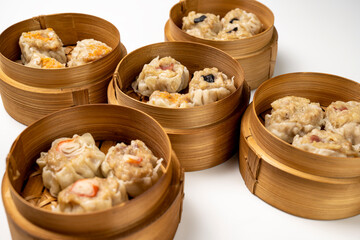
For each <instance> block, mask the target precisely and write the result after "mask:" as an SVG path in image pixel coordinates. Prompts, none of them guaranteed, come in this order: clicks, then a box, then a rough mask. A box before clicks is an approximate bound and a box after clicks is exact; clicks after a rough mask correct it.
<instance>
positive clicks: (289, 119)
mask: <svg viewBox="0 0 360 240" xmlns="http://www.w3.org/2000/svg"><path fill="white" fill-rule="evenodd" d="M271 107H272V110H271V114H266V115H265V127H266V128H267V129H268V130H269V131H270V132H272V133H273V134H274V135H276V136H277V137H279V138H281V139H282V140H284V141H286V142H288V143H292V141H293V138H294V137H295V135H300V136H301V137H302V136H304V135H305V134H307V133H308V132H311V131H312V130H313V129H319V130H320V129H321V126H323V125H324V120H323V116H324V113H323V111H322V109H321V107H320V104H319V103H312V102H310V100H309V99H306V98H302V97H295V96H287V97H283V98H280V99H278V100H276V101H274V102H272V103H271Z"/></svg>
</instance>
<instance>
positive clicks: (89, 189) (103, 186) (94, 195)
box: [54, 177, 128, 213]
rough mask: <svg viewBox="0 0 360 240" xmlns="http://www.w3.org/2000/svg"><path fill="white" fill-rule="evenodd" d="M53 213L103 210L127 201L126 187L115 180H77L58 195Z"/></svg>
mask: <svg viewBox="0 0 360 240" xmlns="http://www.w3.org/2000/svg"><path fill="white" fill-rule="evenodd" d="M57 200H58V205H57V207H56V208H54V210H55V211H59V212H66V213H86V212H93V211H97V210H103V209H107V208H110V207H112V206H115V205H117V204H120V203H122V202H125V201H127V200H128V195H127V193H126V187H125V185H124V183H123V182H122V181H121V180H118V179H116V178H110V177H109V178H98V177H94V178H86V179H80V180H77V181H76V182H75V183H73V184H71V185H70V186H68V187H66V188H65V189H64V190H62V191H61V192H60V193H59V195H58V199H57Z"/></svg>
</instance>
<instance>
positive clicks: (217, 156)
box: [108, 80, 250, 172]
mask: <svg viewBox="0 0 360 240" xmlns="http://www.w3.org/2000/svg"><path fill="white" fill-rule="evenodd" d="M113 81H114V80H112V81H111V82H110V84H109V87H108V102H109V103H110V104H115V105H119V104H120V103H119V102H118V100H117V98H116V92H115V90H114V84H113ZM249 99H250V89H249V87H248V86H247V84H246V83H245V84H244V87H243V90H242V94H241V100H240V104H239V106H238V107H237V108H236V110H235V111H234V112H233V113H232V114H230V116H229V117H227V118H226V119H224V120H221V121H219V122H217V123H214V124H211V125H208V126H205V127H199V128H192V129H174V128H164V130H165V132H166V133H167V134H168V136H169V138H170V141H171V146H172V148H173V149H174V151H175V152H176V155H177V156H178V158H179V160H180V162H181V166H182V167H183V168H184V169H185V171H186V172H190V171H198V170H203V169H207V168H210V167H214V166H216V165H219V164H221V163H223V162H225V161H226V160H228V159H229V158H230V157H231V156H232V155H233V154H234V153H235V152H236V151H237V150H238V137H239V135H238V133H239V121H240V117H241V115H242V114H243V112H244V111H245V109H246V107H247V106H248V102H249ZM219 139H221V141H219Z"/></svg>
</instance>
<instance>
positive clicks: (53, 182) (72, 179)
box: [36, 133, 163, 213]
mask: <svg viewBox="0 0 360 240" xmlns="http://www.w3.org/2000/svg"><path fill="white" fill-rule="evenodd" d="M162 161H163V159H162V158H160V159H158V158H157V157H155V156H154V155H153V153H152V151H151V150H150V149H149V148H148V147H147V146H146V145H145V143H144V142H142V141H140V140H133V141H131V144H130V145H126V144H124V143H118V144H117V145H116V146H112V147H111V148H110V149H109V150H108V152H107V154H106V155H105V154H104V153H103V152H101V151H100V150H99V148H98V147H97V146H96V144H95V141H94V138H93V137H92V135H91V134H90V133H85V134H83V135H82V136H79V135H76V134H75V135H74V136H73V137H72V138H59V139H56V140H55V141H53V142H52V145H51V148H50V150H49V151H48V152H42V153H41V154H40V158H38V159H37V161H36V162H37V164H38V165H39V167H40V169H41V171H42V179H43V183H44V186H45V187H46V188H47V189H48V190H49V192H50V194H51V195H53V196H54V197H57V206H56V207H54V208H53V211H59V212H67V213H84V212H92V211H97V210H103V209H107V208H110V207H112V206H114V205H117V204H120V203H123V202H126V201H128V199H129V197H128V196H130V197H136V196H138V195H140V194H141V193H143V192H144V191H145V190H147V189H148V188H150V187H151V186H152V185H153V184H155V182H156V181H157V180H158V178H159V177H160V176H161V175H162V174H163V169H162Z"/></svg>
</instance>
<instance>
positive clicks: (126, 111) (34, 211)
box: [3, 104, 183, 239]
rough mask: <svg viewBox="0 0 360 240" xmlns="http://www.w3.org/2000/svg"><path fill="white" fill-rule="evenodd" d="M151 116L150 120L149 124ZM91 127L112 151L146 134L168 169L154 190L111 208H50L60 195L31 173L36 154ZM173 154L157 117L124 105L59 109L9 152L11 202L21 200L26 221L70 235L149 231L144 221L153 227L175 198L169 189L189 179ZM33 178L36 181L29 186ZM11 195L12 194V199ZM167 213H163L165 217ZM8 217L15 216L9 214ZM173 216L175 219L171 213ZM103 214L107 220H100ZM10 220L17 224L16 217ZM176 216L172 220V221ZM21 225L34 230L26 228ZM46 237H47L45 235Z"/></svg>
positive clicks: (19, 208) (27, 131)
mask: <svg viewBox="0 0 360 240" xmlns="http://www.w3.org/2000/svg"><path fill="white" fill-rule="evenodd" d="M145 122H146V125H144V123H145ZM85 132H90V133H91V134H92V135H93V136H94V138H95V139H96V140H98V141H104V140H106V141H112V142H105V143H103V145H102V147H101V148H102V150H103V151H106V149H108V148H109V146H110V145H111V144H112V143H114V141H116V142H127V143H129V142H130V140H133V139H141V140H142V141H144V142H145V143H146V145H147V146H148V147H149V148H150V149H151V150H152V151H153V153H154V154H155V155H156V156H158V157H162V158H163V159H164V160H165V161H164V163H163V167H164V174H163V175H162V176H161V177H160V179H159V180H158V181H157V183H156V184H155V185H154V186H152V187H151V188H150V189H149V190H148V191H146V192H144V193H143V194H141V195H140V196H138V197H136V198H134V199H132V200H130V201H128V202H126V203H124V204H121V205H118V206H114V207H112V208H111V209H108V210H104V211H98V212H94V213H88V214H64V213H57V212H52V211H49V209H50V203H54V202H55V199H54V198H51V197H50V195H49V194H47V193H46V191H45V192H44V191H43V187H42V186H41V185H39V180H37V181H35V182H34V180H33V178H36V177H37V176H36V174H32V175H31V176H32V177H31V178H30V179H29V174H30V173H31V172H33V171H34V169H33V166H34V164H35V160H36V159H37V157H38V156H39V154H40V152H42V151H46V150H47V149H49V147H50V145H51V142H52V141H53V140H54V139H57V138H59V137H63V136H72V135H73V134H75V133H77V134H82V133H85ZM154 136H156V138H154ZM173 158H176V156H175V155H174V154H172V153H171V145H170V141H169V138H168V136H167V135H166V133H165V132H164V130H163V129H162V127H161V126H160V125H159V124H158V123H157V122H156V121H155V120H154V119H153V118H152V117H150V116H148V115H146V114H144V113H142V112H140V111H137V110H135V109H131V108H127V107H122V106H114V105H106V104H96V105H83V106H77V107H73V108H68V109H65V110H62V111H58V112H56V113H54V114H51V115H49V116H47V117H45V118H42V119H41V120H39V121H37V122H35V123H33V124H32V125H30V126H29V127H28V128H27V129H25V130H24V131H23V132H22V133H21V134H20V135H19V137H18V138H17V139H16V140H15V142H14V143H13V146H12V148H11V150H10V152H9V154H8V157H7V170H6V173H7V175H6V181H8V186H9V187H8V191H9V192H10V193H11V194H10V198H11V202H12V204H14V205H15V206H16V209H17V211H18V214H19V215H21V216H22V218H23V219H24V221H26V222H28V223H31V226H35V225H36V226H37V228H41V229H43V232H44V231H45V232H46V233H53V231H54V232H58V233H61V234H64V236H65V235H66V236H67V235H74V236H79V237H84V238H85V237H90V236H91V237H93V238H96V237H104V238H106V237H111V236H128V235H129V236H130V235H132V234H135V235H136V234H138V233H137V231H143V230H142V227H140V226H144V228H147V227H146V226H147V225H148V224H150V223H151V224H155V223H152V222H148V221H150V220H149V219H153V218H154V216H158V215H159V212H161V214H163V213H164V214H165V212H166V211H167V209H168V208H169V205H171V204H173V203H172V202H171V203H168V205H166V204H164V201H168V200H166V199H167V196H168V195H169V194H174V192H173V191H172V190H171V189H173V184H175V185H176V186H175V188H176V189H178V186H179V182H180V180H179V179H183V177H181V174H182V173H181V168H180V167H179V165H178V164H177V165H176V168H175V169H174V167H175V166H173ZM176 159H177V158H176ZM175 161H177V160H175ZM179 171H180V172H179ZM174 176H177V180H176V183H172V179H173V178H174ZM27 179H29V181H30V184H31V185H29V187H25V188H24V183H25V182H27V181H26V180H27ZM29 181H28V184H29ZM181 181H182V180H181ZM3 182H5V179H4V180H3ZM33 182H34V183H33ZM39 189H40V190H39ZM181 191H182V190H181ZM39 192H41V194H39ZM178 193H179V192H176V193H175V195H174V196H177V195H178ZM21 194H23V195H21ZM24 194H25V195H26V196H24ZM171 196H172V195H171ZM3 198H4V189H3ZM10 198H8V200H9V201H10ZM180 198H181V199H180V200H177V203H178V204H177V207H174V208H173V209H172V211H173V212H179V211H180V210H179V208H180V207H179V204H180V205H181V201H182V197H180ZM174 199H175V197H174ZM173 201H175V200H173ZM4 202H5V201H4ZM34 204H35V205H36V206H34ZM39 206H41V207H43V208H40V207H39ZM164 208H165V209H164ZM175 208H177V209H175ZM8 210H9V209H7V211H8ZM12 210H14V209H12ZM124 216H126V217H124ZM161 216H162V215H161ZM161 216H160V217H159V216H158V217H159V218H161ZM171 217H174V216H171ZM8 218H11V217H10V216H9V215H8ZM167 218H168V220H169V221H170V216H168V217H167ZM99 219H102V220H103V221H101V223H99ZM176 219H178V218H176ZM151 221H153V220H151ZM9 222H11V223H13V224H15V222H16V219H12V221H9ZM175 222H176V221H175V220H172V223H175ZM177 224H178V221H177V223H176V226H173V225H172V226H171V229H173V230H176V227H177ZM155 225H158V224H155ZM26 226H27V225H26ZM22 227H25V226H20V228H22ZM17 229H18V228H17ZM135 229H138V230H135ZM21 231H25V232H26V231H30V230H29V229H22V230H21ZM173 233H174V232H173ZM40 236H41V235H40ZM46 236H47V235H46ZM42 237H43V238H44V239H47V237H45V236H42ZM126 239H127V238H126ZM129 239H132V238H129ZM154 239H155V238H154Z"/></svg>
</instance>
